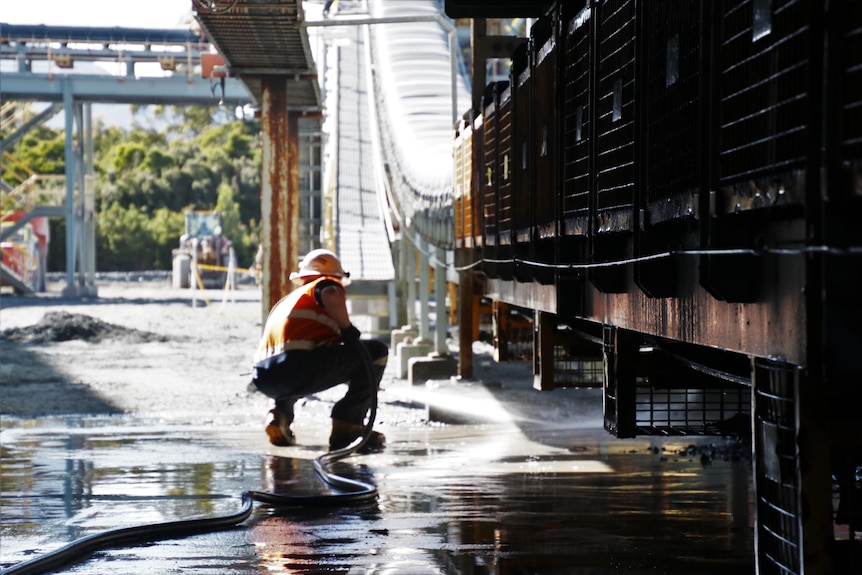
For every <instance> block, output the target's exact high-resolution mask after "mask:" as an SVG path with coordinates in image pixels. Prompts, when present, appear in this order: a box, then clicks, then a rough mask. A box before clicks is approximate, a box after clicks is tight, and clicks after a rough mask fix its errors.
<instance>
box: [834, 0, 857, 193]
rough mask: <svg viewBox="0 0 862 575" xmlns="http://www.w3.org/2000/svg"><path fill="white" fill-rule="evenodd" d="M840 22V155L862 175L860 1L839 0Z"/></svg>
mask: <svg viewBox="0 0 862 575" xmlns="http://www.w3.org/2000/svg"><path fill="white" fill-rule="evenodd" d="M838 10H839V14H840V18H839V20H838V21H839V22H840V23H841V35H842V36H843V48H844V49H843V50H842V51H841V52H840V57H841V58H843V60H842V62H841V74H842V76H843V81H842V82H841V87H842V90H843V93H842V102H841V114H842V117H841V121H840V122H839V129H840V130H841V132H842V133H841V157H842V159H844V160H845V161H848V162H850V163H852V164H853V166H854V168H855V170H854V171H855V174H856V177H857V178H860V177H862V3H860V2H856V1H853V0H844V1H843V2H840V3H839V7H838Z"/></svg>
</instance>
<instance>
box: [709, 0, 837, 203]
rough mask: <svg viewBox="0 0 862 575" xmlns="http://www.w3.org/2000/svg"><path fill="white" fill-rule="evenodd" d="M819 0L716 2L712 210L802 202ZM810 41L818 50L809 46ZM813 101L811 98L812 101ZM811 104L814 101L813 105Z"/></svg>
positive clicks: (812, 128) (812, 131)
mask: <svg viewBox="0 0 862 575" xmlns="http://www.w3.org/2000/svg"><path fill="white" fill-rule="evenodd" d="M818 4H821V2H819V0H737V1H735V2H726V3H724V4H722V10H721V15H720V18H721V21H720V24H721V31H720V35H719V38H720V46H719V49H718V54H719V60H718V67H719V70H718V77H717V82H718V84H717V94H718V97H719V98H720V101H719V114H720V119H719V122H720V128H719V146H720V149H719V173H718V181H719V185H720V193H719V196H718V197H717V198H716V202H715V213H716V215H722V214H730V213H735V212H738V211H740V210H745V209H756V208H762V207H771V206H776V205H784V204H788V203H796V202H801V201H802V200H803V196H804V190H800V189H799V187H800V184H802V182H803V180H799V179H798V178H796V177H794V176H793V173H794V172H798V171H801V170H804V169H805V168H806V161H807V159H808V150H809V145H810V142H811V141H812V140H811V139H812V138H815V139H817V138H819V133H818V130H819V126H817V125H812V124H811V122H810V120H811V119H812V118H815V121H816V119H817V115H816V114H815V115H812V114H810V113H809V112H810V109H811V106H812V100H811V99H812V93H811V89H812V88H814V87H816V86H819V85H820V84H821V82H820V79H817V78H812V77H811V74H812V72H813V70H816V69H818V68H819V67H818V66H816V65H815V66H814V67H813V68H812V59H813V58H815V59H818V58H820V57H821V55H822V51H823V49H824V44H823V42H822V41H817V38H816V37H812V34H814V35H815V36H817V35H819V34H821V31H820V30H816V29H814V28H812V25H813V23H814V22H816V21H817V20H816V19H815V18H813V14H814V13H815V10H818V9H819V10H822V5H821V6H820V7H819V8H818V7H817V5H818ZM813 47H816V50H817V52H816V53H812V49H813ZM817 101H818V100H817V99H816V98H815V103H816V102H817ZM815 107H816V106H815Z"/></svg>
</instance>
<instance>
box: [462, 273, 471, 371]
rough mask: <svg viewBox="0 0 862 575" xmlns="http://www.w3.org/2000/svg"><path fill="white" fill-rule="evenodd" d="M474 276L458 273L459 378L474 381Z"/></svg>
mask: <svg viewBox="0 0 862 575" xmlns="http://www.w3.org/2000/svg"><path fill="white" fill-rule="evenodd" d="M473 274H474V272H473V271H472V270H466V271H459V272H458V299H459V300H460V301H459V302H458V376H459V377H461V378H463V379H473V328H474V320H473Z"/></svg>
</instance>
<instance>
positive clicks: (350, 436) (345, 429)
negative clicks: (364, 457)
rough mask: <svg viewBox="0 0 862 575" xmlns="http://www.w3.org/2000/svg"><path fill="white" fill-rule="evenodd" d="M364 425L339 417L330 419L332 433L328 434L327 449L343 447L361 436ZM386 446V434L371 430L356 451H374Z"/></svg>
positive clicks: (332, 449) (381, 449) (333, 449)
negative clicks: (363, 443) (366, 439)
mask: <svg viewBox="0 0 862 575" xmlns="http://www.w3.org/2000/svg"><path fill="white" fill-rule="evenodd" d="M363 429H365V426H364V425H362V424H361V423H348V422H346V421H341V420H340V419H333V420H332V434H331V435H330V436H329V451H336V450H338V449H343V448H345V447H347V446H348V445H350V444H351V443H353V442H354V441H355V440H356V439H358V438H359V437H360V436H362V430H363ZM385 446H386V436H385V435H383V434H382V433H380V432H379V431H372V432H371V435H370V436H369V437H368V441H366V442H365V445H363V446H362V447H361V448H360V449H358V450H357V453H376V452H378V451H383V448H384V447H385Z"/></svg>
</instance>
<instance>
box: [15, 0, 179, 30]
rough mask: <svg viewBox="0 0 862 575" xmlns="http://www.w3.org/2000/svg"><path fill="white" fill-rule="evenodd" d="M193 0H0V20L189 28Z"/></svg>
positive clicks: (23, 22)
mask: <svg viewBox="0 0 862 575" xmlns="http://www.w3.org/2000/svg"><path fill="white" fill-rule="evenodd" d="M191 12H192V0H145V1H143V2H125V1H124V0H0V22H4V23H6V24H48V25H51V26H94V27H110V26H121V27H125V28H176V27H183V28H188V25H187V24H185V25H184V24H183V23H184V22H187V21H190V19H191Z"/></svg>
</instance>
